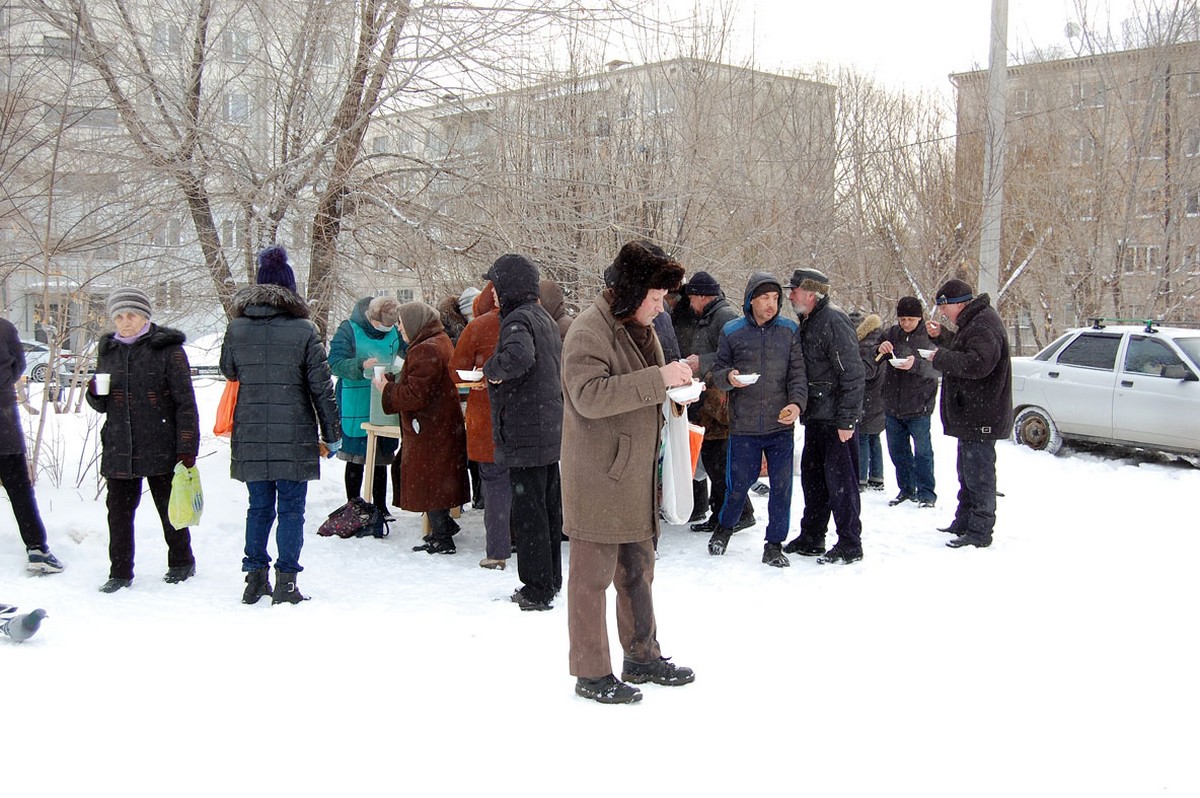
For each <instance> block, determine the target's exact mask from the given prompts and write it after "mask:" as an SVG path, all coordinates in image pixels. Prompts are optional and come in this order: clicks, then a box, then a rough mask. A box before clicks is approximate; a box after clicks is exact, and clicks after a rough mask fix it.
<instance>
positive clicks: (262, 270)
mask: <svg viewBox="0 0 1200 798" xmlns="http://www.w3.org/2000/svg"><path fill="white" fill-rule="evenodd" d="M255 282H257V283H258V284H259V285H278V286H280V287H282V288H286V289H287V290H289V291H292V292H294V291H295V290H296V274H295V273H294V272H293V271H292V267H291V266H290V265H289V264H288V254H287V250H286V249H284V248H283V247H282V246H281V245H279V244H272V245H271V246H269V247H266V248H265V249H262V250H260V251H259V253H258V275H257V276H256V278H255Z"/></svg>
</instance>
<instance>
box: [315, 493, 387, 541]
mask: <svg viewBox="0 0 1200 798" xmlns="http://www.w3.org/2000/svg"><path fill="white" fill-rule="evenodd" d="M390 533H391V528H390V527H389V526H388V523H387V521H384V520H383V513H382V512H381V511H380V509H379V508H378V507H376V506H375V505H373V504H370V503H368V502H366V501H364V500H363V498H362V497H361V496H355V497H354V498H353V499H351V500H350V501H348V502H346V503H345V504H343V505H342V506H341V507H339V508H337V509H336V510H334V511H333V512H332V513H330V514H329V517H328V518H326V519H325V520H324V521H323V522H322V523H321V528H320V529H318V530H317V534H318V535H321V536H322V537H333V536H334V535H336V536H337V537H339V538H365V537H373V538H386V537H387V536H388V534H390Z"/></svg>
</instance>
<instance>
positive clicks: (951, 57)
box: [661, 0, 1161, 92]
mask: <svg viewBox="0 0 1200 798" xmlns="http://www.w3.org/2000/svg"><path fill="white" fill-rule="evenodd" d="M699 2H700V3H701V4H702V5H712V4H714V3H720V2H722V0H699ZM1160 2H1161V0H1160ZM661 3H662V5H663V7H665V8H667V9H669V10H670V12H671V13H672V15H688V14H690V12H691V10H692V8H693V6H694V5H695V3H696V0H661ZM1080 3H1082V4H1083V6H1084V7H1085V13H1086V14H1087V16H1088V17H1089V21H1090V22H1092V23H1093V27H1094V26H1095V25H1096V24H1098V25H1099V26H1101V27H1104V26H1106V25H1107V24H1108V22H1109V20H1110V19H1111V20H1112V24H1113V27H1114V28H1117V29H1119V27H1120V22H1121V20H1123V19H1125V18H1127V17H1129V16H1131V14H1132V13H1133V10H1134V8H1135V7H1144V5H1145V0H1009V10H1008V42H1009V51H1010V52H1016V53H1019V52H1022V51H1025V52H1028V51H1031V50H1032V49H1034V48H1035V47H1036V48H1047V47H1053V46H1062V47H1064V48H1068V49H1067V50H1066V53H1068V54H1069V52H1070V50H1069V42H1068V39H1067V37H1066V35H1065V34H1064V29H1065V27H1066V25H1067V23H1068V22H1070V21H1077V20H1078V19H1079V11H1078V9H1079V6H1080ZM991 6H992V3H991V0H906V1H905V0H840V2H839V0H740V2H739V3H738V4H737V8H738V11H737V14H736V18H735V21H734V28H735V30H736V31H737V33H738V38H737V52H736V57H734V58H726V59H723V60H726V61H733V62H741V61H743V60H744V59H745V58H747V57H749V56H750V55H753V58H754V61H755V63H756V64H757V65H758V66H759V67H760V68H763V69H768V70H770V69H778V68H791V69H800V68H809V67H811V66H812V65H813V64H816V63H822V62H823V63H825V64H828V65H830V66H838V65H854V66H856V67H858V68H859V69H861V70H863V71H865V72H867V73H869V74H872V75H874V76H875V78H876V79H878V80H879V81H880V82H883V83H886V84H888V85H892V86H894V87H896V88H900V87H903V88H907V89H912V90H916V89H930V90H934V91H938V92H947V91H949V88H950V87H949V82H948V80H947V76H948V75H949V74H951V73H953V72H965V71H969V70H971V69H974V68H977V67H986V66H987V61H988V47H989V35H990V34H989V28H990V22H991Z"/></svg>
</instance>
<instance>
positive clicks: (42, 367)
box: [29, 363, 50, 382]
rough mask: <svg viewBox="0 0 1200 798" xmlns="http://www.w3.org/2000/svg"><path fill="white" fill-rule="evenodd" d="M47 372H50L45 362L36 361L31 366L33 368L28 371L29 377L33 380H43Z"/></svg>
mask: <svg viewBox="0 0 1200 798" xmlns="http://www.w3.org/2000/svg"><path fill="white" fill-rule="evenodd" d="M48 373H50V369H49V368H48V367H47V366H46V364H45V363H38V364H37V365H36V366H34V367H33V370H32V371H30V372H29V379H31V380H33V381H34V382H45V381H46V375H47V374H48Z"/></svg>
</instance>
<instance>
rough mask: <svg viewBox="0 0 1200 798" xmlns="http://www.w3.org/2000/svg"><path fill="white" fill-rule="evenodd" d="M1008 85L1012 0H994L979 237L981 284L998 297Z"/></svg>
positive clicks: (994, 299)
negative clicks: (1009, 4) (1010, 3)
mask: <svg viewBox="0 0 1200 798" xmlns="http://www.w3.org/2000/svg"><path fill="white" fill-rule="evenodd" d="M1007 86H1008V0H992V47H991V53H990V55H989V58H988V87H987V122H986V123H985V125H984V140H983V217H982V222H983V228H982V230H981V234H980V237H979V285H978V287H977V288H976V290H977V291H978V292H979V293H981V294H990V295H991V296H992V299H993V301H998V298H997V297H996V292H997V291H998V290H999V289H1000V220H1001V211H1002V210H1003V207H1004V132H1005V127H1006V119H1005V115H1006V113H1007V100H1006V94H1007Z"/></svg>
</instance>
